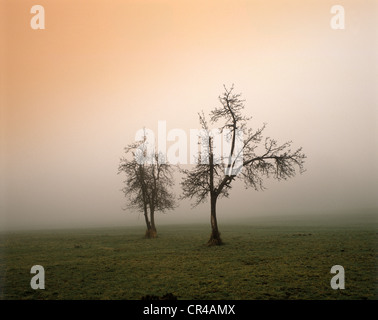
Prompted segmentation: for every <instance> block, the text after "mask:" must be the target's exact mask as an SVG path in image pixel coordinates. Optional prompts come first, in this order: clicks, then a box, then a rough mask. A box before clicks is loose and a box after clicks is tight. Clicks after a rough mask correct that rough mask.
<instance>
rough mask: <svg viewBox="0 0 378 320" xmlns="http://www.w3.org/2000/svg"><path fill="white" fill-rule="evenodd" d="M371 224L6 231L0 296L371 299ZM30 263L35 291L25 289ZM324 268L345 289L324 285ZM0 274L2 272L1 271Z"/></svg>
mask: <svg viewBox="0 0 378 320" xmlns="http://www.w3.org/2000/svg"><path fill="white" fill-rule="evenodd" d="M376 226H377V225H376V224H365V225H353V224H349V225H337V224H336V225H335V224H333V225H326V224H324V225H322V224H318V225H311V224H309V223H305V224H300V223H295V224H294V223H293V224H291V223H274V222H272V223H262V224H243V225H236V224H235V225H227V224H224V225H222V224H220V226H219V227H220V231H221V234H222V240H223V241H224V243H225V244H224V245H223V246H219V247H208V246H206V242H207V240H208V237H209V234H210V226H209V225H177V226H174V225H172V226H160V227H158V238H156V239H145V238H144V229H143V226H141V227H123V228H121V227H119V228H102V229H86V230H83V229H81V230H59V231H38V232H37V231H35V232H12V233H9V232H8V233H5V234H2V235H1V242H0V250H1V254H0V259H1V260H0V277H1V278H0V285H1V287H0V298H1V299H5V300H7V299H133V300H139V299H141V298H142V297H143V296H146V295H156V296H164V295H166V294H168V293H171V294H173V295H174V296H177V298H178V299H188V300H192V299H213V300H218V299H237V300H241V299H243V300H249V299H264V300H265V299H377V298H378V258H377V234H378V233H377V231H376V230H377V228H376ZM33 265H42V266H43V267H44V269H45V285H46V288H45V290H33V289H31V287H30V280H31V278H32V276H33V275H32V274H30V269H31V267H32V266H33ZM333 265H342V266H343V267H344V269H345V289H344V290H333V289H332V288H331V286H330V280H331V278H332V277H333V274H331V273H330V270H331V267H332V266H333ZM4 274H5V276H4Z"/></svg>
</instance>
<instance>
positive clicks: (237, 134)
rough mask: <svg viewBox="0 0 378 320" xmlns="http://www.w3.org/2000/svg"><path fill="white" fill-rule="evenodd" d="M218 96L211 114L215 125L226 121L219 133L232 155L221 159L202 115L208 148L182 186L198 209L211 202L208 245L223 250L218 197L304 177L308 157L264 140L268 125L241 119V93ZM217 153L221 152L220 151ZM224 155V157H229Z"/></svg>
mask: <svg viewBox="0 0 378 320" xmlns="http://www.w3.org/2000/svg"><path fill="white" fill-rule="evenodd" d="M224 90H225V91H224V93H223V94H222V95H221V96H220V97H219V101H220V103H221V106H220V107H218V108H215V109H214V110H212V111H211V113H210V121H211V123H212V124H214V123H218V122H219V121H222V122H223V123H222V124H221V125H220V127H219V132H220V133H223V134H225V135H226V136H227V138H228V142H229V143H228V150H224V149H225V148H224V147H225V146H223V148H224V149H223V153H222V154H221V155H220V153H219V152H215V151H216V147H215V143H214V135H213V134H211V132H210V130H209V127H208V124H207V121H206V119H205V116H204V114H203V113H202V114H200V115H199V119H200V124H201V126H202V129H203V130H202V132H204V134H202V143H203V144H205V148H202V151H201V152H199V156H198V159H197V164H196V165H195V167H194V168H193V169H189V170H188V169H187V170H182V172H183V173H184V178H183V181H182V182H181V186H182V189H183V195H182V198H190V199H192V198H194V199H195V203H194V206H196V205H198V204H200V203H202V202H204V201H206V200H207V199H208V197H210V217H211V219H210V221H211V229H212V232H211V236H210V239H209V241H208V245H220V244H222V240H221V238H220V233H219V230H218V223H217V215H216V205H217V200H218V198H220V197H222V196H224V197H228V196H229V191H230V189H231V184H232V182H233V181H234V180H237V179H241V180H243V181H244V183H245V185H246V187H253V188H254V189H256V190H259V189H261V190H262V189H264V185H263V178H266V177H274V178H276V179H278V180H282V179H287V178H291V177H293V176H294V175H295V173H296V167H297V168H298V169H299V172H300V173H303V172H304V166H303V165H304V159H305V158H306V156H305V154H303V153H302V148H299V149H297V150H295V151H292V150H291V149H290V147H291V144H292V142H291V141H290V142H286V143H284V144H281V145H279V144H278V143H277V141H276V140H274V139H271V138H269V137H267V138H265V139H263V135H262V133H263V130H264V129H265V124H264V125H263V126H262V127H261V128H259V129H257V130H252V129H251V128H247V123H248V120H250V118H247V117H245V116H244V115H243V114H242V111H243V109H244V100H241V99H240V97H241V95H240V94H234V93H233V87H231V89H227V88H226V87H224ZM218 151H219V150H218ZM225 151H226V152H225Z"/></svg>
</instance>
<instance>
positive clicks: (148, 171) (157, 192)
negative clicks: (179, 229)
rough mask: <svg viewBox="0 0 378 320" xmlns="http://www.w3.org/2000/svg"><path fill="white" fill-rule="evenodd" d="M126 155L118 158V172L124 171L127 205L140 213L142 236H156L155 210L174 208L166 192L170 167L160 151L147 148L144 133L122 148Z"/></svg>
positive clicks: (168, 187) (171, 184) (168, 191)
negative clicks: (141, 217) (143, 227)
mask: <svg viewBox="0 0 378 320" xmlns="http://www.w3.org/2000/svg"><path fill="white" fill-rule="evenodd" d="M125 153H126V154H127V155H130V154H131V155H132V159H129V158H127V157H123V158H121V160H120V165H119V167H118V173H122V172H123V173H125V174H126V180H124V184H125V186H124V188H123V189H122V191H123V193H124V194H125V197H126V198H128V207H129V208H134V209H136V210H138V211H140V212H143V214H144V218H145V222H146V227H147V229H146V234H145V236H146V238H155V237H156V236H157V230H156V224H155V213H156V212H157V211H160V212H166V211H167V210H172V209H174V208H175V206H176V204H175V197H174V194H173V193H172V192H171V191H170V189H171V187H172V186H173V176H172V168H171V166H170V165H169V164H168V163H166V161H165V159H164V157H163V156H162V155H161V154H158V153H156V152H155V151H154V150H153V151H150V150H149V149H148V145H147V137H146V134H145V135H144V137H143V141H141V142H136V143H133V144H130V145H129V146H127V147H126V148H125Z"/></svg>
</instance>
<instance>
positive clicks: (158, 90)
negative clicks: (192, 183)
mask: <svg viewBox="0 0 378 320" xmlns="http://www.w3.org/2000/svg"><path fill="white" fill-rule="evenodd" d="M290 3H291V5H288V4H282V3H281V4H278V3H277V2H273V1H266V3H265V2H264V4H263V3H261V1H233V2H232V3H231V2H227V1H206V4H204V3H202V2H190V3H189V2H185V1H184V2H180V3H177V1H165V2H159V3H153V2H151V1H140V2H135V1H122V2H121V1H114V2H112V3H111V4H108V3H105V2H102V1H96V2H93V3H92V2H91V3H90V4H89V3H88V2H86V1H75V2H73V1H54V3H46V4H45V10H46V29H45V30H33V29H31V28H30V19H31V17H32V15H31V14H30V13H29V12H30V7H31V4H30V2H29V1H17V2H14V1H12V2H11V1H8V2H6V3H5V4H3V7H4V8H2V10H1V12H2V13H1V19H0V20H1V21H4V22H3V24H4V28H3V31H5V32H3V33H2V38H1V48H3V49H2V50H3V51H2V52H1V59H0V61H1V64H2V65H1V70H4V71H5V72H4V73H3V75H2V80H3V81H2V87H1V92H2V93H1V94H0V97H1V109H2V110H1V120H2V121H1V122H2V123H1V130H2V131H1V134H2V140H1V141H2V142H1V144H2V147H1V149H2V150H1V154H2V156H1V159H0V161H1V162H0V163H1V181H2V185H1V187H0V192H1V207H0V210H1V218H0V223H1V227H0V228H1V230H16V229H44V228H54V229H56V228H71V227H75V228H76V227H101V226H131V225H141V226H142V225H143V223H144V222H143V217H142V215H141V213H138V212H135V211H132V210H130V209H128V208H125V204H126V199H125V198H124V195H123V193H122V192H121V189H122V186H123V180H124V178H125V177H123V176H122V175H120V174H117V169H118V165H119V162H120V158H121V157H122V156H123V155H124V147H126V146H127V145H128V144H130V143H132V142H134V141H135V134H136V132H137V131H138V130H139V129H141V128H144V127H145V128H149V129H151V130H152V131H154V132H156V133H157V126H158V121H159V120H163V121H166V123H167V130H168V131H169V130H171V129H175V128H178V129H182V130H184V131H185V132H186V133H187V135H188V136H189V130H190V129H200V125H199V122H198V112H201V111H202V110H203V111H204V113H205V114H206V115H208V114H209V112H210V110H212V109H213V108H214V107H217V106H219V101H218V96H219V95H220V94H221V93H222V91H223V85H226V86H231V85H232V84H234V86H235V91H236V92H240V93H242V98H243V99H245V111H244V113H245V115H246V116H252V117H253V118H252V119H251V120H250V122H249V123H250V126H251V127H252V128H258V127H261V125H262V124H263V123H267V128H266V130H265V132H264V133H265V136H268V137H272V138H275V139H277V140H278V141H279V142H281V143H283V142H286V141H290V140H292V141H293V149H294V148H297V147H303V151H304V152H305V154H306V155H307V159H306V162H305V168H306V172H305V173H304V174H302V175H299V174H298V175H297V176H296V177H294V178H293V179H290V180H287V181H281V182H277V181H274V180H273V179H268V180H266V181H265V182H266V183H265V186H266V188H267V189H266V190H265V191H255V190H253V189H245V188H244V185H243V184H242V183H237V184H235V185H234V186H233V188H232V191H231V193H230V198H228V199H220V200H219V203H218V209H217V212H218V217H219V218H218V219H219V222H220V223H226V222H227V223H231V222H234V221H236V220H240V221H243V219H252V220H253V218H259V217H264V216H269V217H279V218H280V219H285V217H288V219H289V217H292V216H298V217H301V218H305V217H313V216H316V215H319V216H327V215H335V216H337V215H339V214H340V213H343V212H345V213H348V214H350V215H355V216H356V218H358V215H360V214H363V213H364V212H365V213H366V212H369V213H370V214H374V213H378V199H377V190H378V148H377V146H378V140H377V137H378V129H377V117H378V115H377V103H378V93H377V90H376V88H377V87H378V72H377V71H378V69H377V68H378V63H377V56H378V52H377V46H378V44H377V42H376V41H374V40H375V39H376V37H377V30H378V21H377V20H376V19H374V18H375V17H374V14H373V12H374V9H375V8H376V4H375V2H374V1H365V2H364V5H363V6H362V5H359V4H356V3H354V2H352V1H346V2H345V11H346V28H345V29H344V30H333V29H332V28H331V27H330V19H331V18H332V15H331V14H330V8H331V6H332V5H333V4H334V3H333V2H332V1H309V2H307V1H306V3H303V2H301V1H294V2H290ZM42 5H44V4H42ZM272 8H273V9H272ZM3 9H4V10H3ZM173 143H174V142H169V141H168V142H167V148H169V147H170V146H171V145H172V144H173ZM188 154H189V146H188ZM185 166H186V165H181V167H185ZM175 177H176V179H175V182H176V183H175V188H174V192H175V194H176V195H177V196H180V194H181V188H180V174H178V173H176V174H175ZM191 204H192V203H191V202H190V201H189V200H182V201H180V202H179V206H178V208H176V209H175V210H174V211H170V212H168V213H167V214H161V213H158V214H157V216H156V223H157V226H159V225H164V224H172V223H208V222H209V219H210V217H209V210H210V205H209V203H205V204H201V205H200V206H198V207H195V208H192V207H191ZM124 209H126V210H124Z"/></svg>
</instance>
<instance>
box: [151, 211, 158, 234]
mask: <svg viewBox="0 0 378 320" xmlns="http://www.w3.org/2000/svg"><path fill="white" fill-rule="evenodd" d="M150 220H151V237H150V238H156V237H157V231H156V226H155V211H154V210H153V209H152V210H151V209H150Z"/></svg>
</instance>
